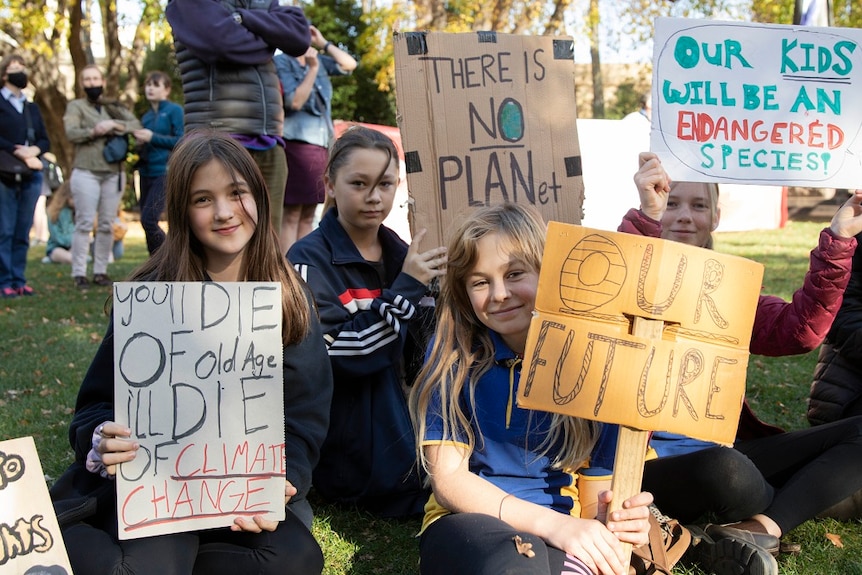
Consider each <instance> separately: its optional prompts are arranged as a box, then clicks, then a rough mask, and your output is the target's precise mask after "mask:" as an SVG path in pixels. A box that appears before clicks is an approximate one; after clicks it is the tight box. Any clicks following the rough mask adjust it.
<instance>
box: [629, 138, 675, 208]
mask: <svg viewBox="0 0 862 575" xmlns="http://www.w3.org/2000/svg"><path fill="white" fill-rule="evenodd" d="M638 165H639V166H640V168H639V169H638V171H637V172H636V173H635V175H634V180H635V185H636V186H637V189H638V194H639V195H640V198H641V211H642V212H643V213H644V214H646V215H647V216H649V217H650V218H652V219H654V220H656V221H658V220H660V219H661V217H662V215H663V214H664V209H665V206H667V197H668V194H669V193H670V177H669V176H668V175H667V172H665V171H664V168H663V167H662V165H661V160H660V159H659V157H658V156H657V155H655V154H653V153H652V152H641V153H640V154H639V155H638Z"/></svg>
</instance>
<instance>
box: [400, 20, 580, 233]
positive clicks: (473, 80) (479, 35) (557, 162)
mask: <svg viewBox="0 0 862 575" xmlns="http://www.w3.org/2000/svg"><path fill="white" fill-rule="evenodd" d="M394 48H395V81H396V92H395V95H396V102H397V107H398V125H399V128H400V129H401V138H402V143H403V145H404V153H405V164H406V167H407V183H408V188H409V191H410V202H411V203H410V218H411V230H412V231H413V232H414V233H415V232H416V231H417V230H418V229H421V228H427V230H428V234H427V235H426V237H425V239H424V240H423V244H424V246H425V247H426V248H430V247H433V246H436V245H445V244H446V243H447V241H448V232H449V230H450V227H451V225H452V223H453V222H454V221H456V220H457V219H458V218H460V217H463V216H464V215H465V214H467V213H469V212H470V210H471V209H472V208H475V207H478V206H482V205H492V204H498V203H502V202H504V201H510V202H514V203H529V204H533V205H535V206H536V207H537V208H538V209H539V211H540V212H541V213H542V215H543V217H544V218H545V220H546V221H549V220H556V221H562V222H567V223H573V224H577V223H580V221H581V218H582V206H583V191H584V186H583V177H582V170H581V156H580V148H579V145H578V134H577V125H576V122H575V120H576V118H577V112H576V107H575V62H574V52H573V49H574V42H573V41H572V39H571V38H570V37H551V36H518V35H512V34H498V33H495V32H474V33H464V34H451V33H444V32H410V33H404V34H396V36H395V39H394Z"/></svg>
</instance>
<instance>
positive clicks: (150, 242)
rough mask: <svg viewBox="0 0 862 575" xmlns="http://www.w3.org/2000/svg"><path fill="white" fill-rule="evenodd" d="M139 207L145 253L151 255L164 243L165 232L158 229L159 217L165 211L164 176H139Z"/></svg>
mask: <svg viewBox="0 0 862 575" xmlns="http://www.w3.org/2000/svg"><path fill="white" fill-rule="evenodd" d="M140 207H141V227H142V228H144V235H145V236H146V238H147V251H148V252H150V254H152V253H153V252H154V251H156V250H157V249H158V248H159V247H160V246H161V245H162V244H163V243H164V242H165V232H164V230H163V229H162V228H161V227H159V216H161V215H162V211H163V210H164V209H165V176H157V177H155V178H153V177H148V176H141V199H140Z"/></svg>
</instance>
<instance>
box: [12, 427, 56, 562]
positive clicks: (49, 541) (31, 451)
mask: <svg viewBox="0 0 862 575" xmlns="http://www.w3.org/2000/svg"><path fill="white" fill-rule="evenodd" d="M0 573H9V574H10V575H12V574H15V575H18V574H29V573H51V574H52V575H67V574H70V573H72V567H71V566H70V565H69V557H68V556H67V555H66V547H65V546H64V545H63V537H62V535H61V534H60V526H59V525H58V524H57V516H56V515H55V514H54V506H53V505H52V504H51V497H50V496H49V495H48V487H47V486H46V485H45V474H44V473H42V463H41V462H40V461H39V454H38V453H37V452H36V443H35V442H34V441H33V438H32V437H22V438H19V439H10V440H8V441H0Z"/></svg>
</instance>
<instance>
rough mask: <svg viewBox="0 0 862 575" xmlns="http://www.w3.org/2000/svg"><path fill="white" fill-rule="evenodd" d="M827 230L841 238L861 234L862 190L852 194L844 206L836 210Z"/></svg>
mask: <svg viewBox="0 0 862 575" xmlns="http://www.w3.org/2000/svg"><path fill="white" fill-rule="evenodd" d="M829 229H831V230H832V233H833V234H835V235H836V236H839V237H842V238H852V237H853V236H855V235H857V234H859V233H862V190H856V191H855V192H853V195H852V196H850V198H849V199H848V200H847V201H846V202H844V205H842V206H841V207H840V208H838V211H837V212H836V213H835V215H834V216H833V217H832V223H831V224H830V226H829Z"/></svg>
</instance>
